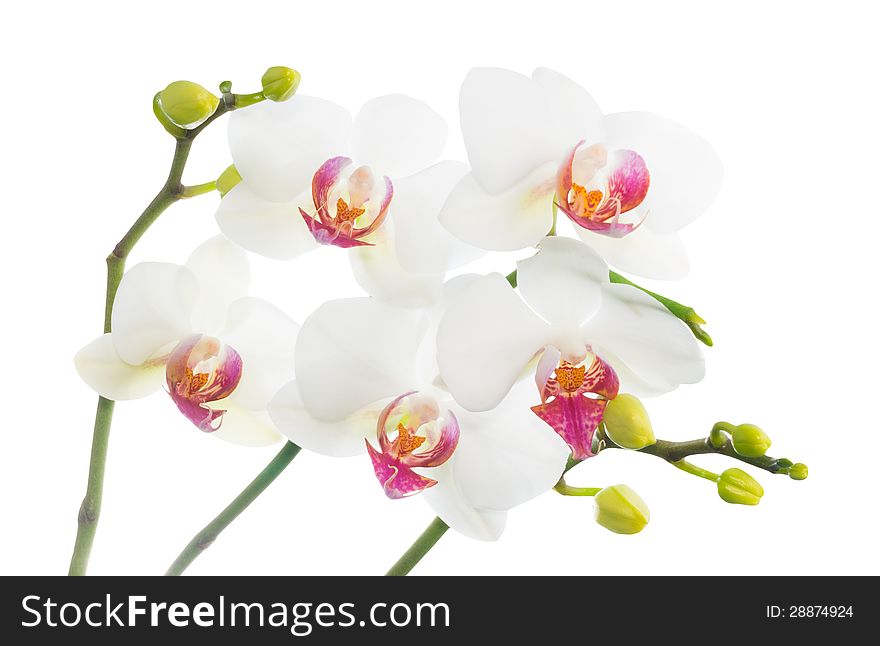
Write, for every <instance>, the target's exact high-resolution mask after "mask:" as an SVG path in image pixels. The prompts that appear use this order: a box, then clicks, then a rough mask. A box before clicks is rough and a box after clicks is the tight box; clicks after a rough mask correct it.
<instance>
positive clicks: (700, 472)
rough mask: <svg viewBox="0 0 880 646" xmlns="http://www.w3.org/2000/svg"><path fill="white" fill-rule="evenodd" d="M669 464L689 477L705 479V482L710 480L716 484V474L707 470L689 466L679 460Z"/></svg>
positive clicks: (692, 465)
mask: <svg viewBox="0 0 880 646" xmlns="http://www.w3.org/2000/svg"><path fill="white" fill-rule="evenodd" d="M670 464H672V466H674V467H676V468H678V469H681V470H682V471H684V472H685V473H690V474H691V475H694V476H697V477H699V478H705V479H706V480H711V481H712V482H718V474H717V473H713V472H712V471H709V470H708V469H704V468H702V467H698V466H697V465H696V464H691V463H690V462H688V461H687V460H679V461H678V462H671V463H670Z"/></svg>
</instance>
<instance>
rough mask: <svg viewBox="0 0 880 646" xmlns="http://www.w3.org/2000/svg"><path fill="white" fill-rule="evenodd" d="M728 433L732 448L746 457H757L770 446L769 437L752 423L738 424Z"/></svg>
mask: <svg viewBox="0 0 880 646" xmlns="http://www.w3.org/2000/svg"><path fill="white" fill-rule="evenodd" d="M730 435H731V438H732V440H733V450H734V451H736V452H737V453H738V454H740V455H741V456H743V457H746V458H759V457H761V456H762V455H764V454H765V453H766V452H767V449H769V448H770V444H771V442H770V438H769V437H768V436H767V434H766V433H765V432H764V431H762V430H761V429H760V428H758V427H757V426H755V425H754V424H740V425H739V426H737V427H736V428H734V429H733V431H732V432H731V434H730Z"/></svg>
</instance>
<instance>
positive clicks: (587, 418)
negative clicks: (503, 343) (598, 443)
mask: <svg viewBox="0 0 880 646" xmlns="http://www.w3.org/2000/svg"><path fill="white" fill-rule="evenodd" d="M535 382H536V383H537V385H538V391H539V392H540V394H541V404H539V405H538V406H532V411H533V412H534V413H535V415H537V416H538V417H540V418H541V419H542V420H544V421H545V422H546V423H547V424H549V425H550V426H551V427H552V428H553V430H554V431H556V432H557V433H558V434H559V436H560V437H561V438H562V439H563V440H565V443H566V444H568V446H569V448H570V449H571V453H572V458H574V459H575V460H584V459H586V458H589V457H591V456H593V455H595V452H594V451H593V435H594V434H595V432H596V429H597V428H598V427H599V423H600V422H601V421H602V415H603V414H604V412H605V406H606V405H607V404H608V401H609V400H611V399H614V398H615V397H617V391H618V389H619V388H620V381H619V380H618V378H617V374H616V373H615V372H614V369H613V368H612V367H611V366H609V365H608V364H607V363H605V361H603V360H602V359H600V358H599V357H598V356H596V355H593V354H589V355H587V358H586V359H584V360H583V361H581V362H579V363H578V364H574V363H571V362H569V361H566V360H565V359H563V358H562V357H561V354H560V353H559V351H558V350H556V349H555V348H548V349H547V350H546V351H545V352H544V355H543V356H542V357H541V360H540V361H539V362H538V367H537V370H536V372H535Z"/></svg>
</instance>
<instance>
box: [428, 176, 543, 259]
mask: <svg viewBox="0 0 880 646" xmlns="http://www.w3.org/2000/svg"><path fill="white" fill-rule="evenodd" d="M555 172H556V166H555V164H553V163H547V164H543V165H541V166H538V167H536V168H535V169H534V170H533V171H532V172H531V173H529V174H527V175H526V177H524V178H523V179H521V180H520V181H518V182H516V183H513V184H512V185H511V187H510V188H508V189H506V190H504V191H503V192H501V193H498V194H494V195H493V194H490V193H487V192H486V191H485V190H484V189H483V188H482V187H481V186H480V184H479V183H478V182H477V179H476V176H475V175H474V174H473V173H469V174H468V175H465V176H464V177H463V178H462V179H461V181H460V182H459V183H458V184H457V185H456V186H455V188H453V189H452V192H451V193H450V194H449V197H448V198H447V200H446V204H444V205H443V209H442V210H441V211H440V223H441V224H442V225H443V226H444V227H445V228H446V229H447V230H448V231H449V232H450V233H452V235H454V236H455V237H456V238H458V239H459V240H462V241H463V242H466V243H468V244H470V245H473V246H475V247H478V248H480V249H488V250H491V251H515V250H517V249H522V248H523V247H530V246H532V245H534V244H537V242H538V241H539V240H541V238H543V237H544V236H545V235H547V232H548V231H549V230H550V227H551V226H553V191H554V188H555Z"/></svg>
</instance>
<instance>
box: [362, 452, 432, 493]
mask: <svg viewBox="0 0 880 646" xmlns="http://www.w3.org/2000/svg"><path fill="white" fill-rule="evenodd" d="M364 442H365V443H366V446H367V453H369V455H370V460H371V461H372V463H373V471H374V472H375V473H376V478H377V479H378V480H379V483H380V484H381V485H382V489H384V491H385V495H386V496H388V497H389V498H391V499H392V500H397V499H400V498H406V497H408V496H412V495H414V494H417V493H420V492H422V491H424V490H425V489H427V488H428V487H433V486H434V485H436V484H437V481H436V480H433V479H431V478H426V477H425V476H422V475H419V474H418V473H416V472H415V471H413V470H412V467H410V466H409V465H407V464H405V463H404V462H402V461H401V460H399V459H397V458H395V457H393V456H390V455H386V454H385V453H380V452H379V451H377V450H376V449H374V448H373V446H372V445H371V444H370V443H369V441H367V440H364Z"/></svg>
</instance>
